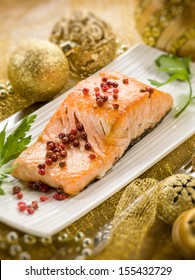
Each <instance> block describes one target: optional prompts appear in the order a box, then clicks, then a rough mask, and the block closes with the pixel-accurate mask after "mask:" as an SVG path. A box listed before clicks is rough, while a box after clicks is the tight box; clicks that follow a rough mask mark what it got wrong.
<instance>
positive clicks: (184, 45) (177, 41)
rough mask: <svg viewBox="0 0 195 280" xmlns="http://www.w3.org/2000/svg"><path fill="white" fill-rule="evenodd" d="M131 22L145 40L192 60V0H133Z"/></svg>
mask: <svg viewBox="0 0 195 280" xmlns="http://www.w3.org/2000/svg"><path fill="white" fill-rule="evenodd" d="M135 22H136V27H137V30H138V32H139V33H140V35H141V36H142V38H143V40H144V42H145V43H146V44H148V45H150V46H155V47H156V48H159V49H161V50H165V51H167V52H171V53H173V54H176V55H179V56H188V55H189V56H191V57H192V59H193V60H195V55H194V47H195V1H193V0H170V1H165V0H158V1H156V0H135Z"/></svg>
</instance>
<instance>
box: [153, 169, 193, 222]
mask: <svg viewBox="0 0 195 280" xmlns="http://www.w3.org/2000/svg"><path fill="white" fill-rule="evenodd" d="M159 187H160V189H159V197H158V205H157V212H158V217H159V218H160V219H161V220H163V221H164V222H165V223H167V224H170V225H172V224H173V223H174V221H175V220H176V219H177V217H178V216H179V215H180V214H181V213H182V212H184V211H186V210H188V209H190V208H193V207H195V178H193V177H192V176H190V175H187V174H177V175H173V176H170V177H168V178H166V179H165V180H163V181H162V182H161V183H160V186H159Z"/></svg>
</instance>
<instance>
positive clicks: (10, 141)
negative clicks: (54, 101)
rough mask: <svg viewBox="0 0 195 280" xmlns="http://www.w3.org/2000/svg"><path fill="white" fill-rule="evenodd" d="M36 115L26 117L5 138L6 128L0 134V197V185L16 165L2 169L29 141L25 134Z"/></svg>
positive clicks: (29, 137) (1, 191)
mask: <svg viewBox="0 0 195 280" xmlns="http://www.w3.org/2000/svg"><path fill="white" fill-rule="evenodd" d="M35 118H36V115H30V116H27V117H26V118H24V119H23V120H22V122H21V123H20V124H19V126H18V127H17V128H16V129H15V130H14V131H13V132H12V133H11V134H10V135H9V136H8V137H7V138H6V127H7V124H6V125H5V127H4V128H3V130H2V131H1V132H0V195H2V194H4V191H3V189H2V188H1V185H2V183H3V181H4V180H5V179H6V178H7V177H8V175H9V174H11V173H12V171H13V170H14V168H16V165H14V166H12V167H7V168H2V166H3V165H4V164H6V163H8V162H9V161H10V160H12V159H15V158H17V157H18V156H19V154H20V153H21V152H23V151H24V150H25V149H26V147H27V145H28V144H29V143H30V141H31V136H26V133H27V132H28V131H29V129H30V128H31V125H32V123H33V122H34V121H35Z"/></svg>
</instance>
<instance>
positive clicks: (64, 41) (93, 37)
mask: <svg viewBox="0 0 195 280" xmlns="http://www.w3.org/2000/svg"><path fill="white" fill-rule="evenodd" d="M50 40H51V41H52V42H54V43H56V44H58V45H60V46H61V47H62V49H63V50H64V52H65V54H66V56H67V58H68V60H69V63H70V67H71V70H72V71H73V72H74V73H76V74H78V75H80V76H89V75H90V74H92V73H94V72H96V71H97V70H98V69H100V68H102V67H103V66H105V65H106V64H108V63H109V62H110V61H111V60H112V59H113V58H114V57H115V53H116V41H115V35H114V33H113V31H112V29H111V28H110V26H109V25H108V24H107V23H105V22H104V21H103V20H101V19H100V18H98V17H96V16H95V15H94V14H92V13H83V12H74V13H73V14H72V15H71V16H70V18H63V19H61V20H60V21H59V22H57V23H56V25H55V26H54V28H53V31H52V34H51V36H50Z"/></svg>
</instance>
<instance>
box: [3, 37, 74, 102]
mask: <svg viewBox="0 0 195 280" xmlns="http://www.w3.org/2000/svg"><path fill="white" fill-rule="evenodd" d="M68 72H69V65H68V61H67V59H66V57H65V55H64V53H63V52H62V50H61V49H60V48H59V47H57V46H56V45H55V44H53V43H51V42H48V41H43V40H35V39H34V40H27V41H25V42H23V43H22V44H21V45H20V46H19V47H18V48H17V49H16V50H15V52H14V53H13V54H12V56H11V58H10V61H9V65H8V76H9V80H10V83H11V85H12V87H13V90H14V91H15V92H17V93H19V94H20V95H22V96H24V97H25V98H28V99H29V100H31V101H32V103H33V102H37V101H45V100H50V99H52V98H53V97H54V96H55V95H56V94H57V93H59V92H60V90H61V89H62V88H63V87H64V85H65V84H66V82H67V79H68Z"/></svg>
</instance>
